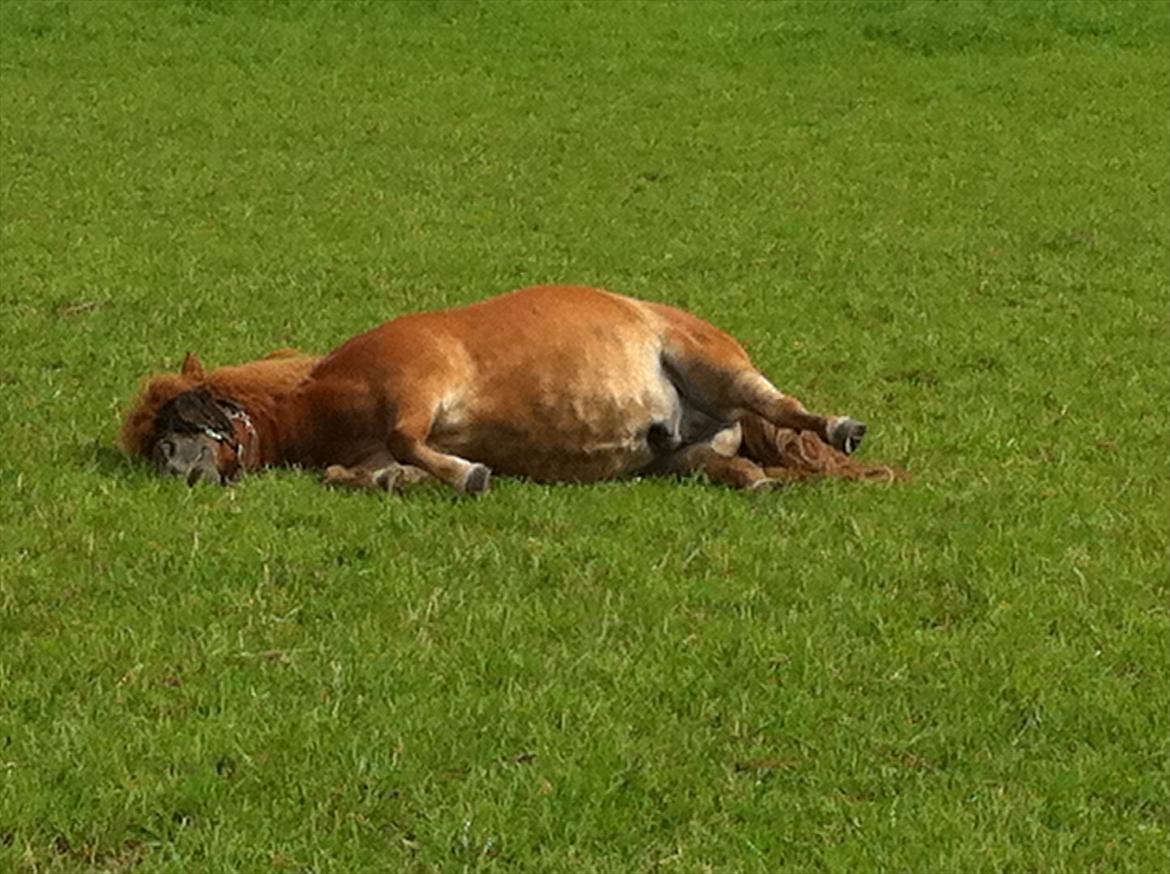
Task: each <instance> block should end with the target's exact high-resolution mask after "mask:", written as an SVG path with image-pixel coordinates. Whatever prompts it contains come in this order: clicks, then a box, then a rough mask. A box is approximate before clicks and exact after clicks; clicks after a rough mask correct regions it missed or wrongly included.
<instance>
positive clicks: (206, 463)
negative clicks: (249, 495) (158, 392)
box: [151, 386, 256, 485]
mask: <svg viewBox="0 0 1170 874" xmlns="http://www.w3.org/2000/svg"><path fill="white" fill-rule="evenodd" d="M154 426H155V439H154V448H153V449H152V450H151V461H152V462H153V463H154V469H155V471H157V472H158V473H160V474H162V475H163V476H174V477H179V478H180V479H183V480H185V481H186V483H187V485H195V483H197V482H199V481H200V480H203V481H205V482H213V483H220V484H227V483H229V482H232V481H234V480H237V479H239V478H240V476H241V475H242V474H243V472H244V469H245V467H244V465H245V461H246V459H247V455H248V450H249V449H254V448H255V442H256V429H255V428H254V427H253V426H252V420H251V419H250V418H249V416H248V414H247V412H246V411H245V410H244V408H243V407H241V406H240V405H239V404H236V403H235V402H234V401H230V400H228V399H227V398H218V397H216V396H215V395H214V394H212V392H211V391H210V390H209V389H208V388H206V387H205V386H200V387H198V388H193V389H190V390H188V391H185V392H183V393H182V394H181V395H177V396H175V397H174V398H172V399H171V400H170V401H168V402H167V403H166V404H164V405H163V406H162V407H161V408H160V409H159V411H158V415H157V416H156V417H155V420H154Z"/></svg>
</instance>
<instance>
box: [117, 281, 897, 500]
mask: <svg viewBox="0 0 1170 874" xmlns="http://www.w3.org/2000/svg"><path fill="white" fill-rule="evenodd" d="M865 433H866V426H865V424H863V423H862V422H860V421H858V420H856V419H853V418H850V417H848V416H825V415H821V414H818V413H813V412H810V411H808V410H806V409H805V408H804V406H803V405H802V404H801V403H800V402H799V401H797V400H796V399H795V398H793V397H791V396H789V395H786V394H784V393H783V392H781V391H780V390H779V389H777V388H776V387H775V386H774V385H773V384H772V383H771V382H770V381H769V380H768V379H767V378H766V377H765V376H764V375H763V374H762V373H761V372H760V371H759V370H758V369H757V368H756V367H755V366H754V365H753V364H752V362H751V360H750V358H749V357H748V355H747V353H746V352H745V351H744V349H743V347H742V346H741V345H740V344H739V343H738V342H737V341H736V340H735V339H734V338H732V337H731V336H730V335H728V334H726V333H724V332H723V331H721V330H719V329H718V328H716V327H715V326H713V325H711V324H709V323H708V322H705V321H703V320H702V319H699V318H697V317H696V316H694V315H691V314H690V313H687V312H685V311H683V310H681V309H677V308H675V307H671V306H668V305H665V304H661V303H651V302H648V301H642V300H637V299H634V298H631V297H625V296H622V295H619V294H615V293H613V292H609V291H605V290H602V289H597V288H590V287H586V286H569V285H545V286H533V287H531V288H525V289H521V290H519V291H513V292H510V293H508V294H504V295H501V296H498V297H494V298H490V299H488V300H485V301H481V302H479V303H474V304H471V305H469V306H464V307H459V308H454V309H447V310H441V311H432V312H419V313H413V314H409V315H403V316H400V317H398V318H395V319H393V320H391V321H388V322H385V323H383V324H381V325H379V326H377V327H375V328H373V329H372V330H369V331H366V332H365V333H362V334H358V335H357V336H355V337H352V338H351V339H349V340H347V341H346V342H344V343H343V344H342V345H341V346H339V347H337V348H336V349H334V350H333V351H332V352H330V353H329V354H328V355H325V356H323V357H317V356H312V355H305V354H302V353H299V352H296V351H295V350H280V351H278V352H275V353H272V354H270V355H269V356H267V357H265V358H263V359H261V360H259V361H253V362H249V363H246V364H241V365H234V366H229V367H221V368H218V369H215V370H210V371H208V370H205V369H204V367H203V364H202V362H201V361H200V360H199V357H198V356H197V355H195V354H188V355H187V357H186V359H185V360H184V361H183V364H182V366H181V368H180V370H179V372H178V373H171V374H162V375H159V376H155V377H153V378H151V379H149V380H147V381H146V382H145V384H144V387H143V388H142V390H141V393H140V395H139V397H138V398H137V400H136V402H135V403H134V404H133V406H132V407H131V409H130V410H129V412H128V413H127V414H126V416H125V419H124V422H123V426H122V432H121V438H120V443H121V447H122V449H123V451H124V452H126V453H127V454H128V455H130V456H133V457H138V458H142V459H148V460H150V461H151V462H152V463H153V465H154V468H155V470H156V471H157V472H158V473H160V474H163V475H168V476H175V477H179V478H181V479H183V480H185V481H186V482H187V483H188V484H191V485H193V484H194V483H196V482H199V481H201V480H202V481H210V482H218V483H222V484H226V483H230V482H233V481H235V480H237V479H238V478H239V477H240V476H242V475H243V474H244V473H246V472H249V471H255V470H259V469H261V468H264V467H269V466H299V467H306V468H316V469H321V470H323V471H324V474H325V475H324V480H325V482H326V483H328V484H331V485H339V486H347V487H350V488H358V489H382V490H395V491H397V490H399V489H401V488H402V487H404V486H405V485H407V484H409V483H412V482H417V481H420V480H424V479H434V480H438V481H439V482H441V483H445V484H446V485H448V486H450V487H452V488H453V489H455V490H456V491H457V492H458V493H460V494H465V495H480V494H483V493H485V492H487V491H488V490H489V488H490V484H491V478H492V476H493V474H500V475H506V476H514V477H523V478H527V479H531V480H535V481H539V482H572V483H589V482H597V481H599V480H609V479H615V478H618V477H626V476H638V475H683V474H691V473H702V474H705V475H706V476H707V477H708V478H709V479H710V480H712V481H714V482H717V483H721V484H725V485H729V486H733V487H735V488H739V489H746V490H753V491H754V490H761V489H767V488H770V487H773V486H776V485H778V484H780V483H784V482H789V481H791V480H794V479H801V478H803V477H806V476H811V475H818V474H828V475H836V476H843V477H848V478H852V479H896V478H899V475H900V472H899V471H896V470H894V469H893V468H890V467H886V466H884V465H870V464H863V463H860V462H858V461H856V460H855V459H853V458H851V457H850V456H851V454H852V453H853V452H854V451H855V450H856V449H857V447H858V446H859V444H860V443H861V441H862V438H863V437H864V436H865Z"/></svg>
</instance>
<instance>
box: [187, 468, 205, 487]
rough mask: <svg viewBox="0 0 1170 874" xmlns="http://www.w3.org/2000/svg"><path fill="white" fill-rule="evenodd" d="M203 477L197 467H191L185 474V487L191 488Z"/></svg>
mask: <svg viewBox="0 0 1170 874" xmlns="http://www.w3.org/2000/svg"><path fill="white" fill-rule="evenodd" d="M201 476H203V471H202V470H201V469H199V468H198V467H193V468H191V469H190V470H189V471H188V472H187V485H189V486H193V485H195V483H197V482H199V478H200V477H201Z"/></svg>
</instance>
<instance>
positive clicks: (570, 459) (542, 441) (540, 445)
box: [428, 384, 679, 482]
mask: <svg viewBox="0 0 1170 874" xmlns="http://www.w3.org/2000/svg"><path fill="white" fill-rule="evenodd" d="M511 400H512V403H510V404H509V405H508V407H507V408H506V409H501V408H499V407H498V406H496V405H490V404H481V405H478V408H477V409H464V410H452V411H449V412H448V414H446V415H444V416H442V417H440V419H439V420H438V421H436V423H435V426H434V428H433V429H432V432H431V436H430V439H429V440H428V442H429V443H430V444H431V445H432V446H434V447H435V448H436V449H439V450H440V451H443V452H450V453H452V454H454V455H459V456H461V457H463V458H466V459H468V460H470V461H478V462H481V463H483V464H486V465H488V467H490V468H492V470H493V471H495V472H496V473H500V474H504V475H507V476H522V477H527V478H529V479H534V480H539V481H545V482H596V481H598V480H605V479H614V478H615V477H620V476H624V475H628V474H631V473H635V472H637V471H639V470H641V469H642V468H644V467H646V466H647V465H648V464H649V463H650V462H651V461H652V460H653V459H654V458H655V457H656V456H657V455H658V451H659V450H656V449H655V448H654V446H652V445H651V440H650V433H651V428H652V427H654V426H656V425H657V426H659V427H665V428H667V429H673V428H674V427H675V423H677V421H678V415H679V413H678V399H677V396H676V395H675V393H674V389H673V387H672V386H669V384H667V385H666V386H664V387H658V386H655V387H654V390H653V391H647V392H643V393H639V394H637V395H634V396H622V395H618V396H614V395H612V394H610V395H604V394H601V395H592V394H590V393H577V394H573V393H568V394H567V395H565V394H562V395H560V396H559V397H558V398H555V399H554V398H532V399H529V402H528V403H523V399H520V402H517V399H516V398H515V397H513V398H512V399H511Z"/></svg>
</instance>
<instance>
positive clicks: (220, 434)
mask: <svg viewBox="0 0 1170 874" xmlns="http://www.w3.org/2000/svg"><path fill="white" fill-rule="evenodd" d="M215 405H216V406H217V407H219V408H220V410H222V411H223V414H224V415H225V416H227V417H228V420H229V421H231V422H233V423H236V422H238V423H239V424H241V425H242V426H243V428H244V439H243V440H237V439H236V431H235V428H232V430H231V432H230V433H228V432H224V431H220V430H219V429H217V428H212V427H211V426H209V425H204V426H203V427H202V428H200V429H199V430H200V432H201V433H203V434H206V435H207V436H208V437H210V438H211V439H212V440H214V441H216V442H217V443H222V444H224V445H225V446H227V447H228V448H229V449H231V450H232V451H233V452H234V453H235V454H236V460H237V461H239V463H240V467H245V464H244V454H245V453H246V451H247V449H248V446H249V445H251V444H252V443H253V442H255V440H256V436H257V435H256V426H255V425H253V424H252V417H251V416H249V415H248V411H247V410H245V409H244V408H243V407H238V406H236V405H235V404H230V405H229V404H225V403H223V402H222V401H216V402H215Z"/></svg>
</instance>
